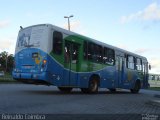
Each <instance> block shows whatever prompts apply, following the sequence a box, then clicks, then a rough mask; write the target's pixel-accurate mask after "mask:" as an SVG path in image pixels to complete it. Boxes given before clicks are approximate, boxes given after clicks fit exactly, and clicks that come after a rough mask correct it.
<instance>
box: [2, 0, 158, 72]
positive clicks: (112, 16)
mask: <svg viewBox="0 0 160 120" xmlns="http://www.w3.org/2000/svg"><path fill="white" fill-rule="evenodd" d="M72 14H73V15H74V17H73V18H71V19H70V20H71V30H72V31H74V32H77V33H80V34H83V35H85V36H88V37H91V38H93V39H96V40H99V41H102V42H105V43H108V44H110V45H113V46H117V47H120V48H122V49H125V50H128V51H131V52H134V53H136V54H139V55H142V56H145V57H147V58H148V61H149V63H150V64H151V65H152V70H151V71H150V72H151V73H159V74H160V54H159V53H160V47H159V46H160V0H0V52H2V51H4V50H5V51H8V52H9V53H12V54H14V49H15V43H16V39H17V35H18V31H19V29H20V28H19V26H23V27H27V26H30V25H34V24H40V23H50V24H54V25H56V26H59V27H62V28H66V27H67V20H66V19H64V16H65V15H67V16H68V15H72Z"/></svg>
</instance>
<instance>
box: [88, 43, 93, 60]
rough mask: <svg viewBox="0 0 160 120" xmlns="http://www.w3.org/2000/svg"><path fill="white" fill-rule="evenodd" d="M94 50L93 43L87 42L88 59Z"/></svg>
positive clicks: (90, 58)
mask: <svg viewBox="0 0 160 120" xmlns="http://www.w3.org/2000/svg"><path fill="white" fill-rule="evenodd" d="M93 51H94V44H93V43H91V42H89V43H88V60H91V61H92V60H93V53H94V52H93Z"/></svg>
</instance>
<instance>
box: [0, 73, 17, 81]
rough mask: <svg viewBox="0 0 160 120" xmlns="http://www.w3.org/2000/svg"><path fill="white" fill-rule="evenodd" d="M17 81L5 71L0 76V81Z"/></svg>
mask: <svg viewBox="0 0 160 120" xmlns="http://www.w3.org/2000/svg"><path fill="white" fill-rule="evenodd" d="M14 82H17V81H16V80H14V79H13V78H12V75H11V74H10V73H5V75H4V76H3V77H2V76H1V77H0V83H14Z"/></svg>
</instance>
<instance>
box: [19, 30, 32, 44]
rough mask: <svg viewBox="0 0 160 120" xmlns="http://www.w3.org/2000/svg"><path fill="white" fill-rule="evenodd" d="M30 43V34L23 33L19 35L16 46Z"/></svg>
mask: <svg viewBox="0 0 160 120" xmlns="http://www.w3.org/2000/svg"><path fill="white" fill-rule="evenodd" d="M29 43H30V35H28V34H25V33H23V34H22V35H21V36H20V37H19V41H18V47H23V46H28V45H29Z"/></svg>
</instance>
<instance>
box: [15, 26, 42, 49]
mask: <svg viewBox="0 0 160 120" xmlns="http://www.w3.org/2000/svg"><path fill="white" fill-rule="evenodd" d="M43 33H44V31H43V29H42V28H26V29H24V30H23V29H22V30H21V31H20V33H19V38H18V47H39V46H40V41H41V40H42V38H43Z"/></svg>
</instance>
